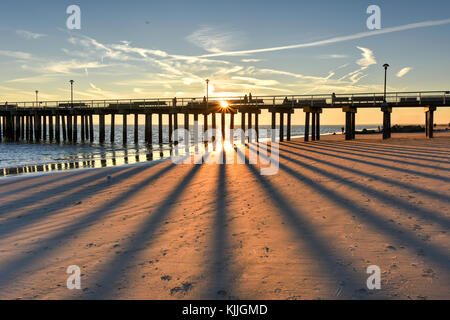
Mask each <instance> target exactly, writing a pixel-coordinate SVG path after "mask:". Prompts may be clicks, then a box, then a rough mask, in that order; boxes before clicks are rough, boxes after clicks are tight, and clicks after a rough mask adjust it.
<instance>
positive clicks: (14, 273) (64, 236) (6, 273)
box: [0, 164, 176, 289]
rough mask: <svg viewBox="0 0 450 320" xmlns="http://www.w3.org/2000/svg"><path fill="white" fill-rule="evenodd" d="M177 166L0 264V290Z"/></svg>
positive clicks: (136, 170)
mask: <svg viewBox="0 0 450 320" xmlns="http://www.w3.org/2000/svg"><path fill="white" fill-rule="evenodd" d="M175 166H176V165H175V164H170V165H167V166H166V167H164V168H162V169H161V170H159V171H157V172H156V173H155V174H152V175H151V176H150V177H148V178H146V179H144V180H143V181H141V182H139V183H137V184H136V185H134V186H132V187H131V188H130V189H128V190H127V191H125V192H123V193H122V194H121V195H120V196H117V197H116V198H114V199H111V200H110V201H109V202H108V204H107V206H105V207H101V208H98V209H96V210H94V211H93V212H90V213H88V214H86V215H84V216H82V217H80V218H78V219H76V220H75V221H73V222H72V223H71V224H69V225H68V226H65V227H64V228H63V229H62V230H61V231H59V232H57V233H56V234H54V235H52V236H51V237H48V238H47V239H44V240H43V241H42V242H40V244H39V247H37V248H34V249H33V251H32V252H29V253H25V254H23V255H21V256H18V257H14V258H13V259H11V260H10V261H2V262H0V274H1V275H2V277H1V279H0V289H1V288H6V287H7V285H8V283H10V282H11V281H14V279H15V278H17V277H20V276H23V274H24V270H26V268H28V267H31V266H32V265H33V264H35V263H38V262H39V261H45V259H46V258H47V257H49V256H50V255H51V254H52V253H53V250H56V249H58V248H61V245H62V244H63V243H64V242H65V241H69V239H70V238H71V237H73V236H74V235H76V234H77V233H78V232H80V231H82V230H83V229H84V228H87V227H89V225H91V224H93V223H95V222H96V221H99V220H100V219H102V218H104V217H105V216H107V215H108V214H109V212H110V211H109V208H113V207H117V206H119V205H120V203H121V202H123V201H126V200H127V199H129V198H130V197H131V196H132V195H133V194H135V193H136V192H138V191H139V190H141V189H142V188H143V187H144V186H146V185H148V184H149V183H152V182H153V181H155V180H157V179H160V178H161V177H162V176H163V175H165V174H166V173H168V172H169V171H170V170H172V169H173V168H175ZM147 168H148V166H146V167H145V166H137V167H135V168H133V169H132V170H130V171H128V172H127V173H124V175H123V176H122V177H121V179H127V178H128V179H129V178H131V177H132V176H133V175H136V174H139V173H140V172H142V171H143V170H146V169H147Z"/></svg>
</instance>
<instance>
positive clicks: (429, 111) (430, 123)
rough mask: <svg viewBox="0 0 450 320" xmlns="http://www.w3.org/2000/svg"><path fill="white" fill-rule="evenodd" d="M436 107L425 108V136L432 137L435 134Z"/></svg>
mask: <svg viewBox="0 0 450 320" xmlns="http://www.w3.org/2000/svg"><path fill="white" fill-rule="evenodd" d="M435 111H436V107H426V108H425V136H426V137H427V138H430V139H432V138H433V136H434V112H435Z"/></svg>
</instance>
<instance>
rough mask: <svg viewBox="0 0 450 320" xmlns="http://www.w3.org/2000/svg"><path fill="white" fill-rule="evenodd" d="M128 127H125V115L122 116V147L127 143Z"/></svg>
mask: <svg viewBox="0 0 450 320" xmlns="http://www.w3.org/2000/svg"><path fill="white" fill-rule="evenodd" d="M127 129H128V125H127V114H126V113H124V114H123V121H122V143H123V145H126V144H127V141H128V130H127Z"/></svg>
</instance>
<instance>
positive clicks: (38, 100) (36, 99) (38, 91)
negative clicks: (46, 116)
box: [36, 90, 39, 106]
mask: <svg viewBox="0 0 450 320" xmlns="http://www.w3.org/2000/svg"><path fill="white" fill-rule="evenodd" d="M38 93H39V91H38V90H36V106H37V105H38V104H39V103H38V101H39V100H38Z"/></svg>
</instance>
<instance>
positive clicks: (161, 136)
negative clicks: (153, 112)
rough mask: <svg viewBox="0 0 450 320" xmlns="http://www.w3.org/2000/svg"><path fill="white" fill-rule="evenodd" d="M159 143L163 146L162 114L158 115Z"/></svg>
mask: <svg viewBox="0 0 450 320" xmlns="http://www.w3.org/2000/svg"><path fill="white" fill-rule="evenodd" d="M158 143H159V145H162V144H163V126H162V113H161V112H160V113H158Z"/></svg>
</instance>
